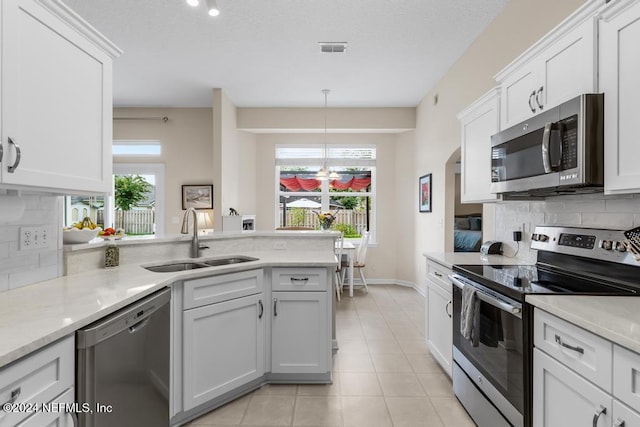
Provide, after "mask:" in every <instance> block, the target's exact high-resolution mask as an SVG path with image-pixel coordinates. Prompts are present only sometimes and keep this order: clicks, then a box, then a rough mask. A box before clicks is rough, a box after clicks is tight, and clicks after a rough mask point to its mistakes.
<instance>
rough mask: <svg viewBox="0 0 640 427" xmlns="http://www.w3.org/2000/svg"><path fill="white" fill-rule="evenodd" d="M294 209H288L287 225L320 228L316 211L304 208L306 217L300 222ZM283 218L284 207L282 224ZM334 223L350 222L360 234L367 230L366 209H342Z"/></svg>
mask: <svg viewBox="0 0 640 427" xmlns="http://www.w3.org/2000/svg"><path fill="white" fill-rule="evenodd" d="M294 212H295V211H294V210H293V209H287V222H286V224H287V226H294V225H295V226H301V227H311V228H318V229H319V228H320V220H318V215H316V213H315V211H313V210H311V209H304V218H303V219H302V222H300V219H299V218H296V215H295V214H294ZM282 220H283V218H282V209H280V225H282V223H283V221H282ZM334 224H348V225H351V226H352V227H353V228H355V229H356V230H357V232H358V233H359V234H361V233H362V232H363V231H366V230H367V213H366V212H365V211H361V210H358V211H355V210H347V209H341V210H339V211H338V213H337V214H336V221H335V222H334Z"/></svg>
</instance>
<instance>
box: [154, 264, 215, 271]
mask: <svg viewBox="0 0 640 427" xmlns="http://www.w3.org/2000/svg"><path fill="white" fill-rule="evenodd" d="M204 267H209V266H208V265H205V264H200V263H197V262H179V263H175V264H164V265H150V266H148V267H145V268H146V269H147V270H149V271H154V272H156V273H175V272H176V271H186V270H195V269H196V268H204Z"/></svg>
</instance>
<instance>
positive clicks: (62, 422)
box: [16, 388, 75, 427]
mask: <svg viewBox="0 0 640 427" xmlns="http://www.w3.org/2000/svg"><path fill="white" fill-rule="evenodd" d="M74 399H75V396H74V389H72V388H70V389H68V390H67V391H65V392H64V393H63V394H62V395H60V396H58V397H57V398H55V399H54V400H53V402H49V403H50V406H49V408H50V410H49V411H47V412H44V411H43V412H38V413H37V414H33V415H32V416H30V417H29V418H27V419H26V420H24V421H23V422H21V423H20V424H18V425H17V426H16V427H44V426H46V427H74V426H75V423H74V422H73V416H74V415H72V413H70V412H66V411H65V404H71V403H73V401H74ZM69 406H71V405H69Z"/></svg>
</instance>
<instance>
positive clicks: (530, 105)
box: [529, 90, 536, 113]
mask: <svg viewBox="0 0 640 427" xmlns="http://www.w3.org/2000/svg"><path fill="white" fill-rule="evenodd" d="M534 96H536V91H535V90H534V91H533V92H531V95H529V109H530V110H531V112H532V113H535V112H536V107H535V106H533V104H531V102H532V101H533V97H534Z"/></svg>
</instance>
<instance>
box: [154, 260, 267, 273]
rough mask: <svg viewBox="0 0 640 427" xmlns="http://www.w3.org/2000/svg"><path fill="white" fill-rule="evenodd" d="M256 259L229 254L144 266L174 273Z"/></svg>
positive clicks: (156, 270) (158, 271)
mask: <svg viewBox="0 0 640 427" xmlns="http://www.w3.org/2000/svg"><path fill="white" fill-rule="evenodd" d="M257 260H258V258H252V257H248V256H231V257H227V258H216V259H210V260H204V261H199V262H176V263H172V264H162V265H150V266H147V267H145V268H146V269H147V270H149V271H153V272H156V273H175V272H178V271H187V270H195V269H198V268H206V267H217V266H221V265H230V264H240V263H243V262H249V261H257Z"/></svg>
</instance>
